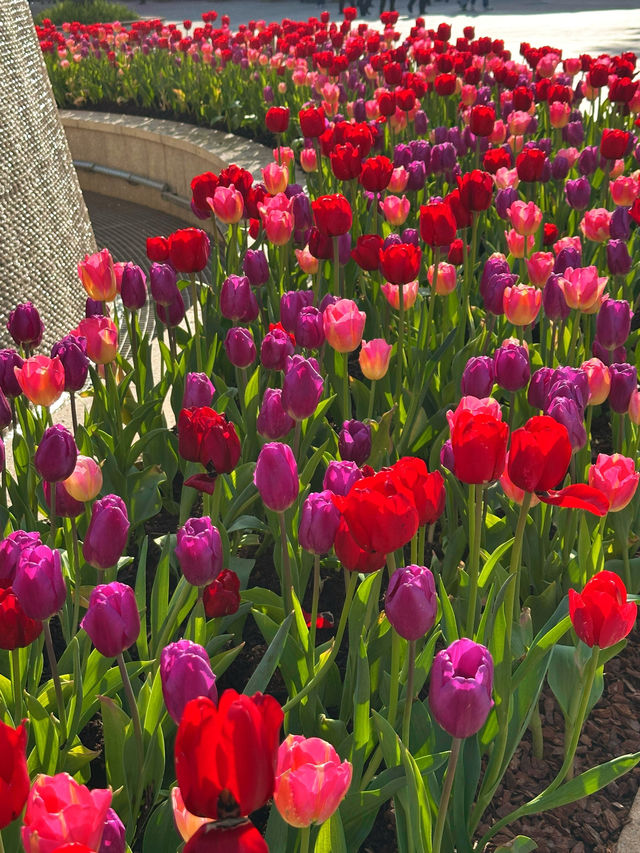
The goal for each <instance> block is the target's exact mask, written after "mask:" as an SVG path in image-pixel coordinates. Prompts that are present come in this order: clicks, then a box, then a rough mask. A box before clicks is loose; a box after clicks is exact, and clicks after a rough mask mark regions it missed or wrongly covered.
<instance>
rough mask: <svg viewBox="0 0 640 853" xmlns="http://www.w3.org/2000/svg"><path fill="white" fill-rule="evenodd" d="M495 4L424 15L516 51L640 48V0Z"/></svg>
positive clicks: (249, 7) (190, 3)
mask: <svg viewBox="0 0 640 853" xmlns="http://www.w3.org/2000/svg"><path fill="white" fill-rule="evenodd" d="M347 2H348V0H347ZM470 4H471V0H469V3H468V5H469V6H470ZM128 5H129V6H130V7H131V8H132V9H134V10H135V11H136V12H137V13H138V14H139V15H142V16H145V17H154V16H158V17H163V18H165V19H166V20H167V21H174V22H180V21H182V20H183V19H185V18H189V19H191V20H192V21H194V22H195V21H199V20H200V15H201V14H202V12H206V11H208V10H210V9H216V11H217V12H218V14H219V15H224V14H226V15H229V17H230V19H231V26H232V27H237V26H238V24H242V23H246V22H247V21H248V20H250V19H252V18H253V19H263V20H266V21H280V20H282V18H291V19H293V20H299V19H300V18H307V17H309V16H311V15H317V14H318V13H319V12H320V11H321V10H322V9H327V10H329V11H330V12H331V14H332V16H334V17H336V18H339V17H340V15H339V11H338V2H337V0H330V2H319V3H317V2H309V0H306V2H301V0H221V2H215V0H146V2H144V3H141V2H128ZM354 5H355V4H354ZM388 5H389V4H388V2H387V6H388ZM418 5H419V0H416V2H415V4H414V13H415V11H416V10H417V8H418ZM490 5H491V8H490V9H483V8H482V0H476V5H475V12H472V13H469V12H467V13H464V12H462V11H461V10H460V7H459V5H458V2H457V0H448V2H435V0H434V2H432V4H431V6H430V7H427V12H426V15H425V19H426V20H427V22H428V24H429V25H432V26H433V25H435V26H437V25H438V23H439V22H440V21H442V20H447V21H450V22H451V23H452V24H453V26H454V35H457V34H460V35H461V34H462V28H463V27H464V26H466V25H467V24H473V25H474V26H475V27H476V31H477V34H478V35H491V36H494V37H497V38H503V39H504V41H505V44H506V46H507V47H508V48H509V49H510V50H511V51H512V52H513V53H517V51H518V49H519V47H520V42H521V41H522V40H524V39H526V40H527V41H529V42H530V43H531V44H533V45H543V44H551V45H553V46H555V47H561V48H563V50H564V52H565V55H578V54H580V53H594V54H599V53H614V52H615V53H618V52H621V51H626V50H633V51H636V52H637V53H640V2H638V0H611V3H610V4H607V3H606V2H603V0H490ZM407 6H408V0H397V2H396V9H397V10H398V12H399V13H400V19H399V22H398V26H399V28H400V30H401V31H402V32H403V33H408V32H409V29H410V28H411V25H412V23H413V21H414V20H415V18H414V16H409V14H408V10H407ZM378 7H379V0H373V3H372V7H371V14H370V15H367V16H366V18H365V20H369V21H376V20H377V18H378Z"/></svg>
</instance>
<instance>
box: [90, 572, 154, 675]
mask: <svg viewBox="0 0 640 853" xmlns="http://www.w3.org/2000/svg"><path fill="white" fill-rule="evenodd" d="M80 627H81V628H84V630H85V631H86V632H87V634H88V635H89V637H90V638H91V641H92V643H93V645H94V646H95V647H96V649H97V650H98V651H99V652H100V654H101V655H104V657H106V658H114V657H116V656H117V655H120V654H122V652H124V651H125V650H126V649H128V648H129V647H130V646H132V645H133V644H134V643H135V641H136V640H137V639H138V634H139V633H140V615H139V613H138V605H137V602H136V597H135V593H134V592H133V589H132V588H131V587H130V586H127V585H126V584H123V583H119V582H117V581H113V582H112V583H108V584H98V586H96V587H94V588H93V590H92V592H91V598H90V599H89V607H88V609H87V612H86V613H85V615H84V618H83V620H82V622H81V623H80Z"/></svg>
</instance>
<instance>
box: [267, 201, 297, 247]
mask: <svg viewBox="0 0 640 853" xmlns="http://www.w3.org/2000/svg"><path fill="white" fill-rule="evenodd" d="M258 211H259V212H260V217H261V219H262V224H263V226H264V230H265V232H266V234H267V239H268V240H269V242H270V243H273V245H274V246H284V245H285V244H286V243H288V242H289V240H290V239H291V235H292V233H293V228H294V225H295V221H294V218H293V213H292V212H291V199H288V198H287V197H286V195H285V194H284V193H278V194H277V195H275V196H273V198H267V199H265V200H264V202H263V203H262V204H259V205H258Z"/></svg>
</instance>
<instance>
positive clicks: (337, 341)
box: [322, 299, 367, 352]
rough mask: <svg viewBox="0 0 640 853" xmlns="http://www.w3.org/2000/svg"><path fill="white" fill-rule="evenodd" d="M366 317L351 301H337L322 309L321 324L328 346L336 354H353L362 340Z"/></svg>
mask: <svg viewBox="0 0 640 853" xmlns="http://www.w3.org/2000/svg"><path fill="white" fill-rule="evenodd" d="M366 319H367V315H366V314H365V313H364V311H359V310H358V306H357V305H356V303H355V302H354V301H353V300H352V299H338V301H337V302H334V303H333V305H327V307H326V308H325V309H324V312H323V316H322V322H323V326H324V334H325V337H326V339H327V342H328V344H329V346H331V347H333V349H334V350H336V351H337V352H353V350H354V349H357V348H358V346H359V344H360V341H361V340H362V333H363V332H364V324H365V321H366Z"/></svg>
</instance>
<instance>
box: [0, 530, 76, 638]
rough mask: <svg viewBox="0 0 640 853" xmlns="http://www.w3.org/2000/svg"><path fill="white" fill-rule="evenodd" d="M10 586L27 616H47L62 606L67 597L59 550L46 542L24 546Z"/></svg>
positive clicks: (41, 618)
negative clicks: (30, 546) (53, 548)
mask: <svg viewBox="0 0 640 853" xmlns="http://www.w3.org/2000/svg"><path fill="white" fill-rule="evenodd" d="M12 588H13V591H14V592H15V594H16V596H17V598H18V601H19V602H20V606H21V607H22V609H23V610H24V612H25V613H26V615H27V616H28V617H29V618H30V619H38V620H40V621H42V620H44V619H50V618H51V617H52V616H53V615H55V614H56V613H57V612H58V611H59V610H61V609H62V605H63V604H64V602H65V598H66V597H67V587H66V584H65V582H64V577H63V576H62V568H61V563H60V552H59V551H52V550H51V548H48V547H47V546H46V545H35V546H33V547H32V548H25V549H24V550H23V551H22V553H21V554H20V560H19V562H18V568H17V569H16V576H15V578H14V580H13V585H12Z"/></svg>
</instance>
